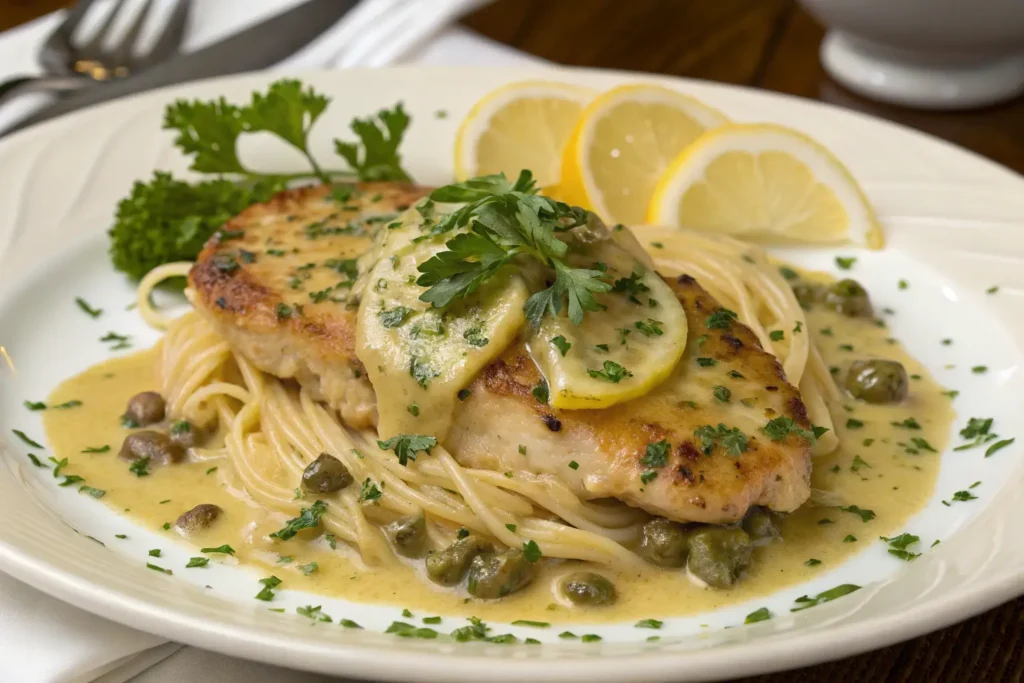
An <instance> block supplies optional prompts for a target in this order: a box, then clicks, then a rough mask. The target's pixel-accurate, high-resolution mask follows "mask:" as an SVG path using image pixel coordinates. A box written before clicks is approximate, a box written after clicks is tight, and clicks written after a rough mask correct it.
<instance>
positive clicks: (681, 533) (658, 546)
mask: <svg viewBox="0 0 1024 683" xmlns="http://www.w3.org/2000/svg"><path fill="white" fill-rule="evenodd" d="M641 533H642V537H641V541H640V547H639V548H638V550H637V552H638V553H639V555H640V557H642V558H644V559H645V560H647V561H648V562H650V563H651V564H656V565H658V566H659V567H682V566H683V564H684V563H685V562H686V547H687V539H688V537H689V532H688V531H687V530H686V527H684V526H683V525H682V524H676V523H675V522H670V521H669V520H667V519H665V518H664V517H655V518H654V519H652V520H650V521H649V522H647V523H646V524H644V526H643V529H642V530H641Z"/></svg>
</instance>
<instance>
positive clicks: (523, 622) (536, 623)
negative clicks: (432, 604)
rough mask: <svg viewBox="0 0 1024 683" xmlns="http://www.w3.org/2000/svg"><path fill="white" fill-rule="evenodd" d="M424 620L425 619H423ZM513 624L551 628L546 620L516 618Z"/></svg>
mask: <svg viewBox="0 0 1024 683" xmlns="http://www.w3.org/2000/svg"><path fill="white" fill-rule="evenodd" d="M424 621H426V619H424ZM512 625H513V626H528V627H530V628H551V624H549V623H548V622H546V621H530V620H529V619H516V620H515V621H513V622H512Z"/></svg>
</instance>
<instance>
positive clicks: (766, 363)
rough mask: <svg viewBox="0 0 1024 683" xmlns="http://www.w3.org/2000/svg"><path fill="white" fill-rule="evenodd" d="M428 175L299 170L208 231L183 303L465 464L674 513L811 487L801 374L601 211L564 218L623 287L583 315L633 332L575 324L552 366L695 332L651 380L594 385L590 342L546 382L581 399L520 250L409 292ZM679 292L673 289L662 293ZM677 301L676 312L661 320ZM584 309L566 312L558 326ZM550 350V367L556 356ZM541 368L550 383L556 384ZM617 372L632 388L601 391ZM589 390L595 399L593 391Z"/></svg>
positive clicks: (440, 241)
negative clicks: (452, 283) (583, 385)
mask: <svg viewBox="0 0 1024 683" xmlns="http://www.w3.org/2000/svg"><path fill="white" fill-rule="evenodd" d="M422 194H424V192H423V191H422V190H419V189H417V188H411V187H408V186H401V185H394V184H385V183H381V184H376V185H364V186H360V187H359V188H357V189H356V191H355V192H354V193H353V195H352V197H351V198H349V199H347V200H345V201H341V202H339V201H337V200H335V199H334V198H332V197H331V196H330V193H329V191H328V190H326V189H323V188H310V189H305V190H297V191H293V192H287V193H283V194H282V195H279V196H278V197H276V198H275V199H274V200H272V201H271V202H268V203H267V204H265V205H261V206H254V207H252V208H250V209H248V210H247V211H245V212H243V213H242V214H241V215H239V216H238V217H237V218H236V219H234V220H233V221H231V222H230V223H229V224H228V225H226V226H225V228H224V230H223V231H222V232H221V233H220V236H219V237H215V238H214V239H212V240H211V242H210V243H209V244H208V245H207V247H206V249H205V250H204V251H203V253H202V255H201V256H200V259H199V262H198V263H197V265H196V266H195V268H194V269H193V271H192V274H191V275H190V284H191V286H192V288H193V289H194V290H195V292H196V296H195V303H196V305H197V306H198V307H199V308H200V309H201V310H203V311H205V313H206V315H207V317H208V318H210V319H211V320H212V321H213V322H214V325H215V326H216V327H217V329H218V331H219V332H220V333H221V334H222V335H223V336H224V337H225V338H226V339H227V340H228V341H229V342H230V343H231V344H232V346H233V347H234V348H235V350H236V351H237V352H239V353H240V354H242V355H243V356H245V357H246V358H248V359H250V360H251V361H252V362H253V363H254V364H255V365H256V366H257V367H259V368H260V369H262V370H264V371H265V372H268V373H271V374H274V375H277V376H279V377H284V378H295V379H297V380H298V381H299V382H300V383H302V384H303V386H305V387H307V388H308V389H309V390H310V391H312V393H313V395H314V396H315V397H317V398H320V399H322V400H324V401H326V402H327V403H329V404H330V405H331V406H333V407H334V408H336V409H337V410H338V411H339V412H340V414H341V416H342V419H343V420H344V421H345V422H346V424H348V425H350V426H353V427H365V426H369V425H377V426H378V428H379V430H380V431H381V438H383V439H387V438H389V437H393V436H396V435H399V434H426V435H434V436H437V437H438V438H439V440H440V441H441V443H443V444H444V445H445V447H446V448H447V449H448V450H449V451H450V452H451V453H452V455H453V456H454V457H455V458H456V459H457V460H458V461H459V462H460V463H461V464H463V465H464V466H467V467H472V468H481V469H489V470H495V471H501V472H509V473H516V472H522V473H524V476H534V477H540V479H541V481H543V479H544V478H554V479H557V480H559V481H561V482H563V483H565V484H567V485H568V486H569V487H570V488H571V489H572V490H573V491H574V492H575V493H576V494H578V495H579V496H580V497H582V498H586V499H599V498H616V499H619V500H621V501H624V502H625V503H627V504H629V505H632V506H635V507H638V508H642V509H643V510H646V511H647V512H650V513H651V514H655V515H660V516H664V517H667V518H669V519H673V520H677V521H681V522H706V523H728V522H734V521H737V520H740V519H742V518H743V516H744V515H745V514H746V511H747V510H748V508H749V507H750V506H753V505H763V506H766V507H769V508H771V509H774V510H779V511H790V510H794V509H796V508H797V507H799V506H800V505H801V504H802V503H803V502H804V501H806V500H807V498H808V497H809V495H810V471H811V464H810V452H809V447H810V440H811V438H810V436H809V431H808V430H810V428H811V426H810V425H809V424H808V421H807V415H806V411H805V409H804V405H803V402H802V401H801V399H800V395H799V393H798V392H797V390H796V389H795V388H794V387H792V386H791V385H790V384H788V383H787V382H786V379H785V376H784V374H783V372H782V369H781V367H780V365H779V363H778V361H777V360H776V359H775V358H774V357H773V356H771V355H770V354H768V353H766V352H765V351H764V350H763V349H762V348H761V346H760V344H759V342H758V340H757V338H756V336H755V335H754V334H753V332H751V331H750V330H749V329H748V328H747V327H745V326H744V325H742V324H741V323H739V322H737V321H736V320H735V315H734V314H731V313H729V312H723V310H722V307H721V306H720V304H719V303H718V302H716V301H715V300H714V299H713V298H712V297H711V296H710V295H709V294H708V293H707V292H705V291H704V290H703V289H702V288H701V287H700V286H699V285H698V284H697V283H696V282H695V281H694V280H693V279H692V278H690V277H687V276H683V277H681V278H678V279H672V280H668V281H666V282H665V284H663V283H662V281H661V280H660V279H659V278H658V277H657V275H656V274H655V273H653V272H652V271H649V270H647V271H645V269H644V266H643V265H642V258H641V257H640V256H631V255H630V253H631V252H630V248H629V246H628V245H627V244H625V243H623V242H622V241H621V239H619V238H616V240H611V239H609V238H608V235H609V232H608V230H607V229H606V228H604V227H603V226H599V228H595V229H594V230H590V229H589V228H585V229H583V230H589V232H581V233H579V234H574V235H573V236H570V237H567V238H566V239H569V240H570V241H573V244H574V247H573V248H574V249H576V250H577V251H576V252H575V253H576V256H574V258H576V259H578V260H579V265H577V266H576V267H591V266H590V264H591V263H594V264H595V265H594V266H593V267H600V268H603V269H605V270H606V271H607V273H606V274H607V277H608V278H609V279H614V278H615V277H619V278H620V279H621V281H622V282H623V283H624V284H623V285H622V287H623V288H624V289H623V290H622V291H621V292H618V293H614V292H613V293H609V294H607V295H605V296H607V297H613V296H614V297H618V298H616V299H606V300H605V303H607V304H608V305H605V306H603V308H601V309H600V312H592V313H588V315H589V316H601V315H604V316H606V319H610V318H612V317H613V316H612V314H613V313H614V312H615V311H619V312H620V313H621V314H622V315H628V316H630V317H629V318H628V319H624V320H627V323H626V324H627V325H628V326H629V328H630V329H631V330H632V332H633V336H632V337H628V336H627V335H629V334H630V331H628V330H627V331H623V332H622V336H621V342H613V345H614V348H613V349H611V350H609V346H608V344H607V343H600V342H611V341H612V339H611V338H609V339H605V338H603V337H602V338H600V339H596V338H595V339H589V340H585V339H583V338H582V337H579V336H577V337H574V339H575V340H576V341H575V344H576V345H577V351H575V352H573V353H571V354H570V355H569V356H568V357H566V352H565V351H563V352H562V353H561V355H560V356H554V357H553V358H554V361H553V362H554V363H555V365H556V366H557V364H558V363H560V362H562V361H563V360H565V361H566V362H569V361H579V359H580V358H583V356H580V355H579V353H580V349H583V348H584V347H586V346H587V345H591V344H593V345H596V346H597V347H598V348H603V350H604V352H605V353H608V352H611V353H613V354H614V353H631V354H633V355H632V356H631V357H632V358H633V359H634V360H636V362H637V364H636V365H633V364H630V367H633V368H635V369H637V370H638V372H639V368H640V367H647V366H642V365H641V364H640V363H641V359H640V357H641V356H642V355H643V353H644V352H643V349H644V348H650V349H659V348H662V347H659V346H650V347H645V346H644V344H645V343H651V344H653V343H655V342H657V341H658V340H660V339H668V338H669V337H670V336H671V334H670V333H671V332H674V331H675V329H681V330H682V331H683V332H684V333H685V332H686V330H687V329H688V330H689V333H688V335H687V336H686V337H685V349H684V348H683V345H684V342H683V341H682V338H680V342H679V345H678V347H677V351H678V352H674V355H672V356H671V357H670V358H669V361H670V362H669V363H667V364H662V365H663V366H664V367H665V369H666V372H665V373H664V374H663V375H661V376H659V377H657V378H656V381H651V382H645V383H641V382H640V381H639V380H641V379H642V378H640V377H636V378H633V375H632V374H631V373H626V375H628V377H626V379H622V376H620V377H619V378H615V379H614V383H615V385H614V386H611V385H609V386H608V388H609V389H612V390H613V391H611V392H606V393H605V394H603V395H600V396H599V393H598V392H600V388H601V387H602V386H604V385H603V384H601V381H600V380H596V381H595V380H594V379H593V378H594V377H595V373H594V372H590V374H589V378H588V371H587V368H588V367H589V366H588V365H586V363H589V360H587V361H585V362H584V364H583V365H580V366H579V368H582V370H581V372H582V377H583V380H584V382H589V388H587V390H586V391H583V392H577V393H576V394H572V393H571V392H570V391H568V390H566V392H565V393H564V394H563V395H559V398H562V399H564V400H566V401H574V402H575V404H574V405H573V408H574V409H571V410H570V409H555V408H553V407H551V405H550V403H555V402H556V401H550V402H549V400H548V399H547V397H546V395H547V392H548V387H547V384H546V383H543V382H542V381H541V380H542V379H543V377H542V374H541V372H540V370H539V369H538V366H537V363H535V360H534V359H535V357H536V355H535V354H536V353H537V349H536V348H533V349H531V348H530V344H538V343H540V342H543V343H544V344H547V342H548V339H547V338H546V337H547V336H551V335H540V334H539V333H538V332H536V331H534V332H532V333H530V334H532V335H533V336H532V337H530V334H527V333H526V329H525V328H524V325H526V323H525V318H524V316H523V312H522V311H523V305H524V302H525V301H526V299H527V298H528V297H529V294H530V291H531V288H532V291H536V287H537V286H538V285H537V277H536V276H535V274H532V273H531V272H530V271H529V269H525V270H524V269H521V268H511V267H509V268H508V269H507V271H503V273H504V274H503V275H501V276H500V277H498V276H495V278H493V279H492V280H491V281H490V282H488V284H487V285H485V286H483V287H481V288H480V289H479V291H477V292H476V293H475V294H474V296H475V298H472V299H467V300H465V301H463V302H460V303H459V304H458V305H456V306H453V307H451V308H450V309H448V310H444V311H438V310H437V309H431V308H429V307H428V306H427V304H426V303H424V302H423V301H422V300H420V298H419V297H420V295H421V294H422V292H423V291H424V290H423V288H422V287H419V286H418V285H417V284H416V280H417V275H418V271H417V267H418V265H419V264H421V263H423V262H424V260H425V259H427V258H430V257H432V256H436V254H437V253H439V251H440V250H443V249H444V241H445V240H446V239H448V238H447V237H446V236H439V237H436V238H435V237H434V236H432V235H430V230H428V227H429V226H430V225H433V224H435V223H433V221H436V220H438V219H439V216H440V215H443V213H442V212H441V211H440V209H439V208H437V207H433V206H422V207H419V208H418V209H417V210H416V211H408V212H407V213H406V214H405V216H403V217H401V218H396V216H395V212H396V211H398V210H400V209H402V208H406V207H408V206H409V205H410V204H411V203H412V202H413V201H415V200H416V199H417V198H418V197H420V196H422ZM431 212H436V213H437V215H432V214H431ZM371 232H373V233H376V236H377V239H376V240H375V241H374V242H373V245H372V247H371V240H370V238H369V237H370V233H371ZM624 232H625V234H627V235H628V231H624ZM588 240H589V241H588ZM360 255H363V256H362V258H361V259H360V260H359V263H358V278H359V281H358V282H356V280H357V276H356V266H355V264H356V262H355V261H354V259H357V258H358V257H360ZM623 264H624V265H623ZM634 266H635V267H636V268H637V270H632V269H633V268H634ZM631 271H632V273H633V274H632V275H630V273H631ZM627 276H628V277H627ZM643 278H653V279H654V280H656V282H653V281H651V280H650V279H647V280H644V279H643ZM645 282H646V284H644V283H645ZM353 285H356V286H355V290H354V291H351V290H352V289H353ZM666 285H667V287H668V289H666ZM541 286H543V285H541ZM630 287H632V288H634V289H635V291H636V292H638V293H639V292H641V291H642V292H647V295H641V296H645V297H647V296H649V297H650V298H651V299H653V296H652V295H651V288H655V289H659V288H660V290H659V291H661V292H662V294H663V296H662V295H659V297H658V298H659V299H661V303H660V304H659V303H658V302H657V301H647V300H646V298H645V300H644V302H643V306H642V308H641V307H640V300H639V299H637V298H636V297H635V296H633V295H631V294H630V291H633V290H631V289H630ZM350 292H351V296H350ZM627 297H628V298H627ZM673 297H675V298H676V299H677V300H678V302H679V304H680V306H681V308H680V306H675V304H674V303H672V304H671V305H669V302H670V301H671V299H672V298H673ZM357 298H359V301H358V302H357V301H356V299H357ZM633 302H635V303H636V304H637V308H636V309H634V308H633V306H634V303H633ZM648 304H649V306H648ZM357 305H358V306H359V312H358V315H357V313H356V310H355V308H356V306H357ZM609 307H610V308H609ZM673 307H674V310H675V311H677V312H678V323H679V325H680V326H681V327H678V328H675V329H673V330H669V329H668V328H667V327H666V328H665V329H662V327H659V325H666V323H665V322H662V321H667V320H669V319H670V317H669V316H670V315H671V314H670V312H669V309H670V308H673ZM638 310H642V311H644V313H643V314H642V315H640V314H638V313H635V312H634V311H638ZM652 311H655V312H652ZM684 313H685V316H684ZM654 315H656V316H658V318H659V319H653V318H650V316H654ZM636 317H639V318H640V320H639V321H637V322H636V327H635V328H634V327H633V326H634V322H633V321H634V318H636ZM684 317H685V321H684V320H683V318H684ZM645 319H646V322H645ZM548 320H551V319H550V318H548ZM563 320H564V317H563ZM593 320H594V321H600V320H602V319H601V318H596V317H595V318H593ZM615 324H618V323H614V322H611V323H609V324H608V325H607V326H606V327H607V329H608V331H609V332H610V331H611V329H612V327H614V325H615ZM357 328H358V329H357ZM588 329H591V328H588V327H586V325H584V326H583V327H573V328H568V327H567V328H565V333H564V335H565V336H568V337H572V335H573V333H576V334H577V335H579V334H590V333H589V332H586V330H588ZM624 329H625V328H624ZM615 332H616V333H618V332H619V330H618V329H616V330H615ZM542 336H543V337H544V338H543V339H541V338H540V337H542ZM524 339H528V340H530V341H529V342H527V341H523V340H524ZM562 342H563V343H566V342H565V338H564V337H563V338H562ZM584 342H585V343H584ZM618 344H621V346H620V345H618ZM630 349H631V350H630ZM652 352H653V351H652ZM532 354H533V355H532ZM679 354H682V355H681V357H680V355H679ZM549 356H550V354H549ZM610 357H612V356H609V358H610ZM615 357H617V358H620V359H621V358H623V356H621V355H620V356H615ZM676 358H678V361H675V360H674V359H676ZM361 361H362V362H361ZM545 363H547V366H546V367H548V368H549V370H550V369H551V368H552V367H554V366H552V364H551V363H552V361H551V360H550V358H549V359H548V360H547V361H545ZM605 367H606V371H607V368H609V367H611V368H612V369H613V370H614V369H615V367H618V369H619V370H620V371H625V368H623V367H622V366H621V365H619V366H617V365H616V364H614V363H613V364H612V365H611V366H608V365H606V366H605ZM579 368H577V369H579ZM555 370H557V367H555ZM563 374H564V373H563ZM577 374H580V373H577ZM600 374H601V373H597V375H600ZM566 376H568V377H570V379H571V376H572V373H571V372H570V373H568V375H566ZM623 376H625V375H623ZM553 378H554V375H549V377H548V380H550V381H552V382H553V384H552V385H551V387H550V391H551V392H552V396H554V392H555V391H556V390H561V389H559V387H560V386H561V385H559V384H558V383H557V382H554V379H553ZM630 378H632V379H630ZM620 381H621V384H620V383H619V382H620ZM570 384H571V382H570ZM630 384H632V385H635V386H636V387H638V390H637V391H633V392H632V393H628V395H627V393H622V394H621V395H620V397H619V398H616V397H615V396H614V395H613V394H614V393H615V391H618V390H619V388H620V387H621V388H622V389H623V390H625V389H626V388H627V385H630ZM542 385H543V387H544V389H543V391H538V387H540V386H542ZM577 385H578V384H577ZM594 387H597V389H596V390H595V389H594ZM375 389H376V392H377V393H378V394H379V395H376V396H375ZM640 389H642V391H641V390H640ZM456 393H457V394H458V398H457V399H456ZM627 399H628V400H627ZM590 400H600V401H603V405H602V406H601V407H598V408H591V407H589V406H593V405H595V404H594V403H590V404H587V403H586V402H587V401H590ZM562 405H566V404H565V403H562ZM773 421H774V422H773Z"/></svg>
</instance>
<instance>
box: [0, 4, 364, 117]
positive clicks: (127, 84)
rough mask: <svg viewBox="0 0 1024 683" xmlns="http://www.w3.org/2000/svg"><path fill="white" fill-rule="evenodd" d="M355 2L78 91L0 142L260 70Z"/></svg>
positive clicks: (276, 20) (302, 12)
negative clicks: (108, 105) (141, 98)
mask: <svg viewBox="0 0 1024 683" xmlns="http://www.w3.org/2000/svg"><path fill="white" fill-rule="evenodd" d="M358 2H359V0H307V2H305V3H304V4H302V5H300V6H298V7H295V8H294V9H291V10H287V11H285V12H282V13H281V14H277V15H274V16H273V17H270V18H269V19H266V20H265V21H262V22H260V23H259V24H256V25H255V26H251V27H249V28H247V29H245V30H243V31H240V32H238V33H236V34H234V35H232V36H230V37H228V38H225V39H224V40H222V41H220V42H218V43H214V44H213V45H210V46H209V47H205V48H203V49H201V50H197V51H195V52H190V53H188V54H183V55H179V56H177V57H174V58H173V59H170V60H168V61H166V62H163V63H161V64H157V65H155V66H153V67H150V68H148V69H146V70H145V71H141V72H139V73H138V74H136V75H132V76H130V77H128V78H124V79H121V80H116V81H110V82H109V83H102V84H99V85H96V86H94V87H90V88H84V89H82V90H80V91H78V92H75V93H73V94H71V95H68V96H67V97H65V98H63V99H61V100H59V101H58V102H55V103H54V104H53V105H51V106H49V107H47V108H45V109H42V110H40V111H38V112H36V113H34V114H31V115H29V116H28V117H26V118H24V119H22V120H21V121H18V122H17V123H15V124H14V125H13V126H12V127H10V128H8V129H7V130H6V131H3V132H0V137H3V136H5V135H8V134H10V133H13V132H14V131H16V130H21V129H22V128H26V127H28V126H32V125H35V124H37V123H41V122H42V121H46V120H48V119H52V118H54V117H56V116H62V115H63V114H67V113H68V112H72V111H75V110H77V109H82V108H83V107H90V106H93V105H95V104H100V103H101V102H107V101H109V100H114V99H117V98H119V97H126V96H128V95H135V94H138V93H141V92H145V91H147V90H152V89H154V88H162V87H164V86H168V85H175V84H177V83H184V82H186V81H192V80H196V79H199V78H210V77H213V76H226V75H229V74H235V73H241V72H243V71H256V70H259V69H263V68H266V67H268V66H271V65H273V64H276V63H277V62H280V61H281V60H283V59H284V58H285V57H288V56H290V55H292V54H293V53H294V52H296V51H297V50H298V49H299V48H302V47H304V46H306V45H307V44H309V43H310V42H311V41H312V40H313V39H314V38H316V37H317V36H319V35H320V34H321V33H323V32H324V31H326V30H327V29H329V28H330V27H331V26H333V25H334V24H335V23H337V21H338V19H340V18H341V17H342V16H344V15H345V14H346V13H347V12H348V11H349V10H351V9H352V8H353V7H354V6H355V5H356V4H358Z"/></svg>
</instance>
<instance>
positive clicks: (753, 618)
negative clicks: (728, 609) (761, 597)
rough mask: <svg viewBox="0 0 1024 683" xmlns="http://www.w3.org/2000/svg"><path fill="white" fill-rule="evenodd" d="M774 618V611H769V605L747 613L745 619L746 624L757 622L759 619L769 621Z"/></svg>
mask: <svg viewBox="0 0 1024 683" xmlns="http://www.w3.org/2000/svg"><path fill="white" fill-rule="evenodd" d="M771 618H772V613H771V612H770V611H768V608H767V607H762V608H761V609H758V610H754V611H753V612H751V613H750V614H748V615H747V618H746V619H744V620H743V623H744V624H756V623H757V622H759V621H768V620H769V619H771Z"/></svg>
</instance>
